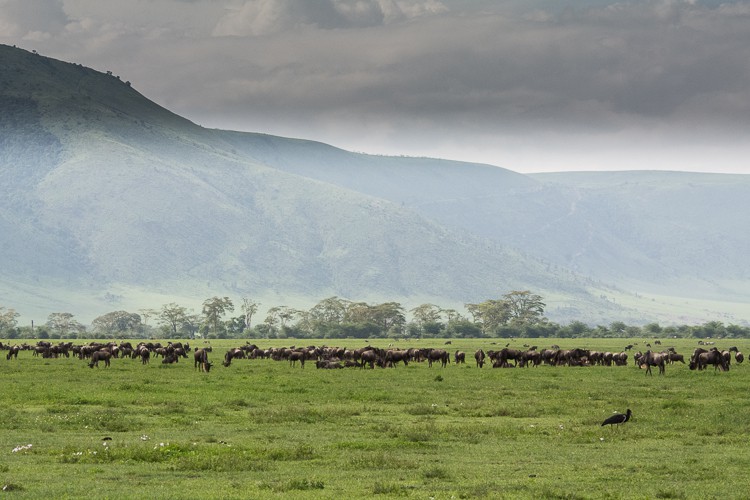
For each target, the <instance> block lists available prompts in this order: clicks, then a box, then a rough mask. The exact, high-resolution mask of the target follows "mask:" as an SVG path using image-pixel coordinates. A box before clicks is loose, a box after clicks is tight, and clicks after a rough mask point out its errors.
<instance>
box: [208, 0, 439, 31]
mask: <svg viewBox="0 0 750 500" xmlns="http://www.w3.org/2000/svg"><path fill="white" fill-rule="evenodd" d="M446 10H447V9H446V8H445V6H444V5H443V4H441V3H440V2H439V1H438V0H249V1H246V2H244V3H243V4H242V5H240V6H238V7H235V8H231V9H229V11H228V12H227V14H226V15H225V16H224V17H223V18H222V19H221V20H220V21H219V22H218V23H217V25H216V27H215V29H214V32H213V34H214V35H215V36H262V35H270V34H274V33H279V32H283V31H286V30H290V29H294V28H300V27H314V28H318V29H352V28H366V27H373V26H381V25H383V24H386V23H389V22H393V21H396V20H401V19H408V18H414V17H420V16H423V15H428V14H436V13H441V12H445V11H446Z"/></svg>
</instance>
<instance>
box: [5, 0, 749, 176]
mask: <svg viewBox="0 0 750 500" xmlns="http://www.w3.org/2000/svg"><path fill="white" fill-rule="evenodd" d="M30 4H31V2H29V1H28V0H0V5H2V7H3V8H2V9H0V27H2V28H3V29H2V30H0V41H3V42H4V43H18V44H19V45H24V44H26V45H29V44H33V45H34V46H33V47H29V48H37V49H39V50H40V52H43V53H46V54H48V55H52V56H54V57H60V58H63V59H66V60H71V61H76V62H82V63H84V64H88V65H91V66H93V67H96V68H97V69H102V70H104V69H111V70H113V71H116V72H117V73H119V74H122V75H123V76H125V77H126V78H128V79H129V80H131V81H132V82H133V83H134V85H135V86H136V87H137V88H139V90H141V91H142V92H143V93H144V94H146V95H148V96H149V97H151V98H153V99H155V100H156V101H157V102H159V103H160V104H163V105H166V106H167V107H169V108H171V109H173V110H174V111H176V112H178V113H180V114H182V115H184V116H186V117H188V118H191V119H193V120H195V121H197V122H199V123H201V124H204V125H207V126H215V127H222V128H239V129H244V130H257V131H263V132H270V133H280V134H285V135H294V136H298V137H306V138H313V139H320V140H325V141H327V142H332V143H334V144H336V145H339V146H342V147H347V148H351V149H358V150H365V151H373V152H388V153H395V154H398V153H405V154H425V155H440V156H451V157H458V158H461V157H466V158H467V159H478V160H483V161H492V162H496V163H504V162H508V161H517V162H518V163H517V165H519V167H518V168H526V167H528V168H540V167H539V166H538V165H537V166H533V165H531V163H529V162H525V160H523V158H524V155H526V157H529V158H530V157H532V156H533V157H534V158H539V159H538V160H536V159H535V160H534V161H536V162H537V164H538V163H539V162H540V161H542V159H541V157H540V156H539V155H540V154H541V153H540V149H542V148H540V147H539V144H543V145H544V148H545V149H546V150H548V151H549V158H547V159H544V160H543V162H544V163H545V164H547V165H550V164H551V162H554V161H557V162H559V163H560V164H565V166H567V165H573V164H576V165H578V163H576V161H577V160H574V159H575V158H577V159H580V158H583V157H586V158H587V159H586V161H588V162H589V163H591V164H592V165H593V163H595V162H597V161H600V162H601V163H610V164H611V163H612V161H611V160H612V157H611V155H613V154H615V155H617V154H618V152H620V151H623V150H626V149H627V148H628V147H629V145H631V144H634V143H637V144H639V150H641V151H644V153H643V155H644V156H643V157H642V158H640V157H639V158H637V159H636V157H635V156H632V163H634V164H635V163H636V162H641V160H644V161H650V160H649V159H648V158H656V157H659V158H669V155H670V154H672V153H674V154H675V155H677V156H680V157H681V158H687V159H688V160H690V161H692V162H693V163H692V164H691V165H693V168H703V167H701V165H702V164H699V163H700V162H699V161H698V160H697V159H698V158H701V157H705V158H708V155H709V153H708V151H709V150H710V151H711V152H712V153H711V154H713V159H712V160H711V162H710V163H709V160H708V159H706V160H705V161H704V164H706V165H709V164H715V163H716V161H715V160H716V155H715V154H714V153H715V152H716V151H719V152H720V153H721V154H723V155H725V156H727V155H728V154H729V153H727V152H728V151H732V152H734V153H746V152H747V151H746V149H747V146H744V142H746V141H745V140H744V137H743V136H744V132H743V131H744V130H746V129H747V127H748V126H749V125H750V69H749V68H750V66H748V64H747V61H749V60H750V2H747V1H740V2H720V1H703V2H701V1H697V0H695V1H681V0H650V1H638V2H614V1H606V0H577V1H572V0H570V1H566V0H557V1H555V0H523V1H522V0H510V1H505V2H496V1H487V0H472V1H467V0H441V1H438V0H252V1H250V0H228V1H225V2H214V1H208V0H134V1H133V2H114V1H101V0H98V1H94V0H64V1H62V2H41V1H40V2H34V8H33V9H32V8H31V7H26V5H30ZM573 145H575V146H573ZM699 146H700V147H704V146H705V147H704V149H702V150H701V151H700V152H697V151H696V150H695V148H697V147H699ZM613 152H614V153H613ZM647 153H648V154H649V156H646V154H647ZM555 154H557V156H554V155H555ZM628 154H629V155H635V154H636V153H635V152H634V151H630V152H629V153H628ZM519 155H520V156H519ZM564 155H569V156H568V157H567V158H570V159H566V157H565V156H564ZM597 155H599V156H597ZM607 155H610V156H607ZM619 156H620V157H625V156H627V155H622V154H620V155H619ZM519 158H520V159H519ZM727 158H728V157H727ZM727 158H725V159H727ZM495 159H497V161H494V160H495ZM651 164H653V165H654V166H655V168H662V165H661V164H658V162H655V161H653V162H651ZM675 164H676V163H675ZM504 165H505V166H508V165H507V163H504ZM511 168H512V167H511ZM545 168H546V167H545ZM639 168H641V163H639Z"/></svg>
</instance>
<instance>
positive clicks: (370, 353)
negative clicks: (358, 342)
mask: <svg viewBox="0 0 750 500" xmlns="http://www.w3.org/2000/svg"><path fill="white" fill-rule="evenodd" d="M360 361H361V363H362V365H361V367H362V368H364V367H365V365H370V368H375V363H379V361H380V357H379V356H378V353H377V352H376V351H374V350H367V351H363V352H362V353H361V354H360Z"/></svg>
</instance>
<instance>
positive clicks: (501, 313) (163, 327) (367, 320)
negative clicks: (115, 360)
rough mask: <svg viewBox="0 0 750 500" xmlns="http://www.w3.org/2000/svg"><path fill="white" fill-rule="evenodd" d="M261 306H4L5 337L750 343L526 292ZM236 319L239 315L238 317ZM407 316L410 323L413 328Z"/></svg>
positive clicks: (1, 333) (216, 301)
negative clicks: (81, 309)
mask: <svg viewBox="0 0 750 500" xmlns="http://www.w3.org/2000/svg"><path fill="white" fill-rule="evenodd" d="M260 305H261V304H260V303H259V302H256V301H254V300H252V299H251V298H247V297H243V298H242V299H241V300H240V301H239V303H238V304H237V306H236V307H235V303H234V301H232V299H230V298H229V297H218V296H215V297H211V298H209V299H206V300H205V301H204V302H203V304H202V309H201V312H200V313H197V312H195V311H193V310H189V309H188V308H187V307H184V306H181V305H179V304H176V303H174V302H172V303H168V304H164V305H162V306H161V308H159V309H141V310H139V311H137V312H128V311H122V310H120V311H111V312H108V313H106V314H103V315H101V316H99V317H97V318H95V319H94V320H93V321H92V323H91V325H83V324H81V323H80V322H78V321H77V320H76V319H75V316H74V315H73V314H72V313H69V312H56V313H51V314H50V315H49V316H48V318H47V322H46V323H45V324H43V325H37V326H33V325H32V326H19V325H18V322H17V320H18V317H19V314H18V313H17V312H16V311H15V310H14V309H10V308H5V307H2V306H0V337H2V338H6V339H14V338H42V339H56V338H66V339H67V338H95V339H106V338H117V339H123V338H166V339H175V338H207V339H224V338H238V339H242V338H246V339H272V338H297V339H305V338H315V339H320V338H323V339H326V338H330V339H338V338H361V339H367V338H394V339H396V338H511V337H525V338H555V337H556V338H577V337H618V338H637V337H663V338H671V337H676V338H707V337H711V338H748V337H750V327H748V326H740V325H734V324H730V325H725V324H724V323H722V322H720V321H712V322H708V323H704V324H702V325H692V326H689V325H681V326H664V327H662V326H660V325H659V324H658V323H648V324H645V325H641V326H636V325H626V324H625V323H623V322H621V321H614V322H612V323H610V324H609V325H595V326H592V325H588V324H586V323H584V322H582V321H572V322H571V323H569V324H567V325H560V324H558V323H555V322H552V321H549V320H548V319H547V318H546V317H545V315H544V309H545V307H546V304H545V303H544V301H543V299H542V297H541V296H540V295H537V294H535V293H532V292H530V291H528V290H514V291H512V292H509V293H507V294H505V295H503V296H502V297H501V298H498V299H489V300H485V301H484V302H480V303H476V304H466V305H465V312H460V311H457V310H455V309H445V308H441V307H439V306H437V305H435V304H429V303H426V304H421V305H419V306H417V307H415V308H413V309H410V310H408V311H407V310H406V309H405V308H404V307H403V305H401V304H400V303H398V302H384V303H379V304H377V303H376V304H368V303H366V302H356V301H351V300H347V299H342V298H340V297H336V296H333V297H328V298H326V299H323V300H321V301H320V302H318V303H317V304H315V305H314V306H313V307H312V308H310V309H308V310H302V309H295V308H292V307H288V306H274V307H271V308H269V309H268V310H267V312H266V316H265V318H264V319H262V320H261V321H257V322H256V323H255V324H254V323H253V320H254V319H257V313H258V310H259V307H260ZM233 313H234V315H233ZM407 316H408V317H409V319H408V320H407Z"/></svg>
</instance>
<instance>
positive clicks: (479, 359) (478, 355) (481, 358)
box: [474, 349, 485, 368]
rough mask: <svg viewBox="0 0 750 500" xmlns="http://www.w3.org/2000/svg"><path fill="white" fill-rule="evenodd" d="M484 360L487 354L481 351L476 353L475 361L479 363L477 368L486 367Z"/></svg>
mask: <svg viewBox="0 0 750 500" xmlns="http://www.w3.org/2000/svg"><path fill="white" fill-rule="evenodd" d="M484 358H485V354H484V351H483V350H481V349H479V350H477V352H475V353H474V359H475V360H476V362H477V368H482V367H483V366H484Z"/></svg>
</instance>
